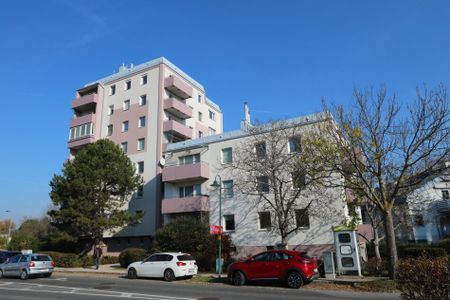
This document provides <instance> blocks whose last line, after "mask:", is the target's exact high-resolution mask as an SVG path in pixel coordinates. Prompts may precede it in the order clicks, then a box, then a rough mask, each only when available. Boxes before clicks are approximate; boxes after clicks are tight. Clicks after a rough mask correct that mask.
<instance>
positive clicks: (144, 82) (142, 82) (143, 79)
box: [141, 74, 147, 85]
mask: <svg viewBox="0 0 450 300" xmlns="http://www.w3.org/2000/svg"><path fill="white" fill-rule="evenodd" d="M144 84H147V74H145V75H144V76H142V77H141V85H144Z"/></svg>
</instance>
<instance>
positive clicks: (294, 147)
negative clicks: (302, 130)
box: [288, 136, 302, 153]
mask: <svg viewBox="0 0 450 300" xmlns="http://www.w3.org/2000/svg"><path fill="white" fill-rule="evenodd" d="M288 148H289V153H296V152H297V153H298V152H300V151H302V148H301V144H300V137H299V136H293V137H291V138H290V139H289V143H288Z"/></svg>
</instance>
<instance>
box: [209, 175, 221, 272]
mask: <svg viewBox="0 0 450 300" xmlns="http://www.w3.org/2000/svg"><path fill="white" fill-rule="evenodd" d="M217 178H218V179H219V180H217ZM211 186H212V187H215V188H219V255H218V258H219V260H218V269H219V278H220V277H221V275H222V177H220V175H216V177H215V178H214V182H213V184H211Z"/></svg>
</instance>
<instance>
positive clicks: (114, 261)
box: [100, 255, 119, 265]
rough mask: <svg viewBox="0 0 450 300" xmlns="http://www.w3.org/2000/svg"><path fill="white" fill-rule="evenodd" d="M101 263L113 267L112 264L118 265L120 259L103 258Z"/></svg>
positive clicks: (114, 257)
mask: <svg viewBox="0 0 450 300" xmlns="http://www.w3.org/2000/svg"><path fill="white" fill-rule="evenodd" d="M100 263H101V264H102V265H112V264H118V263H119V257H118V256H107V255H105V256H103V257H102V259H101V260H100Z"/></svg>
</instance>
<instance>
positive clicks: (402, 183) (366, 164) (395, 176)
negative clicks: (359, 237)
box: [315, 85, 450, 278]
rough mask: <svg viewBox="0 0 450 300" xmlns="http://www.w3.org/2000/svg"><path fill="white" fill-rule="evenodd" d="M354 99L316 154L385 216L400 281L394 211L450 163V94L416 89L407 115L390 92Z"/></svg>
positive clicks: (392, 266) (339, 110) (392, 265)
mask: <svg viewBox="0 0 450 300" xmlns="http://www.w3.org/2000/svg"><path fill="white" fill-rule="evenodd" d="M354 98H355V103H354V106H353V107H352V109H350V110H348V111H346V110H344V108H343V107H342V106H337V107H333V109H332V111H333V115H334V117H335V121H333V122H330V123H328V125H327V126H325V127H323V128H322V130H323V131H324V132H326V133H329V135H330V136H333V137H334V141H333V143H326V141H325V140H323V139H320V137H318V139H317V143H316V144H317V147H316V150H315V153H317V155H319V156H320V157H322V158H321V161H323V162H326V163H327V164H328V166H329V167H330V170H333V171H335V172H338V173H340V174H342V176H344V178H345V180H344V181H343V182H342V183H341V185H342V186H344V187H345V188H349V189H351V190H353V191H354V192H355V193H357V194H358V195H360V197H362V198H364V199H366V200H367V201H369V202H371V203H373V204H375V205H376V207H377V209H378V210H379V211H380V212H381V214H382V216H383V222H384V227H385V234H386V243H387V248H388V259H389V274H390V277H391V278H395V277H396V266H397V262H398V256H397V247H396V241H395V234H394V218H393V209H394V205H395V204H396V201H397V200H398V198H399V197H400V196H402V195H405V194H407V193H408V192H409V191H411V190H412V189H413V188H414V187H416V186H417V185H419V184H420V183H421V182H422V181H423V180H424V179H425V178H426V176H428V175H430V174H432V173H433V172H434V171H435V170H436V169H437V167H438V166H440V165H442V164H443V162H444V161H445V160H446V159H448V157H449V154H450V147H449V137H450V128H449V108H448V96H447V90H446V89H445V88H444V87H443V86H442V85H441V86H439V87H438V88H437V89H435V90H433V91H427V90H425V91H421V90H420V89H417V100H416V101H415V102H414V103H413V104H411V105H410V106H408V107H404V108H406V109H402V107H401V106H400V105H399V103H398V101H397V99H396V98H395V96H388V95H387V93H386V88H381V89H380V90H379V91H378V92H376V93H374V92H373V91H372V90H364V91H361V90H357V89H355V91H354ZM335 133H337V134H335Z"/></svg>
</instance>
